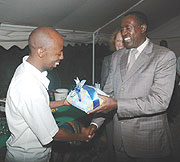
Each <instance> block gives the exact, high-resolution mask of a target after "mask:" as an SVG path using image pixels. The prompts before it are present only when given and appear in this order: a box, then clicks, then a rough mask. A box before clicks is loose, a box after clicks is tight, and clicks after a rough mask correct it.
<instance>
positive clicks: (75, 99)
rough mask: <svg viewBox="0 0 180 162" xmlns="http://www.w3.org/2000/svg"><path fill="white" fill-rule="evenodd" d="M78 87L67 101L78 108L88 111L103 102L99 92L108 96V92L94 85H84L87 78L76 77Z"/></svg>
mask: <svg viewBox="0 0 180 162" xmlns="http://www.w3.org/2000/svg"><path fill="white" fill-rule="evenodd" d="M74 80H75V82H76V87H75V88H74V90H72V91H71V92H70V93H69V94H68V96H67V101H68V102H69V103H70V104H72V105H73V106H75V107H77V108H78V109H80V110H82V111H84V112H86V113H88V112H90V111H92V110H94V109H95V108H96V107H98V106H100V105H101V104H102V103H103V99H101V98H100V97H99V96H98V94H100V95H103V96H108V95H107V94H106V93H104V92H103V91H101V90H100V89H98V88H95V87H93V86H89V85H84V84H85V82H86V80H82V81H81V82H80V80H79V79H78V78H77V79H74Z"/></svg>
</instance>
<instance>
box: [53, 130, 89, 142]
mask: <svg viewBox="0 0 180 162" xmlns="http://www.w3.org/2000/svg"><path fill="white" fill-rule="evenodd" d="M86 139H87V138H86V137H85V135H83V134H82V133H74V134H71V133H68V132H65V131H63V130H61V129H59V131H58V133H57V134H56V135H55V137H54V140H55V141H84V140H86Z"/></svg>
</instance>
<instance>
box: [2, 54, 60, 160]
mask: <svg viewBox="0 0 180 162" xmlns="http://www.w3.org/2000/svg"><path fill="white" fill-rule="evenodd" d="M27 58H28V56H25V57H24V58H23V63H22V64H21V65H19V67H18V68H17V69H16V71H15V74H14V76H13V78H12V81H11V83H10V86H9V89H8V93H7V98H6V108H5V112H6V117H7V122H8V126H9V130H10V132H11V136H10V137H9V139H8V141H7V142H6V144H7V149H8V152H7V156H6V157H7V158H8V160H9V161H13V162H15V161H17V162H41V161H42V162H46V161H48V159H49V157H50V152H51V148H50V147H44V146H43V145H46V144H49V143H50V142H51V141H52V140H53V137H54V136H55V134H56V133H57V132H58V130H59V128H58V126H57V124H56V122H55V120H54V117H53V115H52V113H51V109H50V107H49V96H48V93H47V89H48V85H49V80H48V79H47V77H46V76H47V72H42V73H41V72H40V71H39V70H38V69H37V68H35V67H34V66H33V65H31V64H30V63H28V62H27V61H26V59H27Z"/></svg>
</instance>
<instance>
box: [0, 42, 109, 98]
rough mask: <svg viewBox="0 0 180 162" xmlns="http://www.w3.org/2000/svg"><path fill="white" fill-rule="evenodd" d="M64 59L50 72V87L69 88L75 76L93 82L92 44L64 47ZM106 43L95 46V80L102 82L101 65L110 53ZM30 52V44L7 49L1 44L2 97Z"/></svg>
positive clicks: (0, 74)
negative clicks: (24, 57) (22, 47)
mask: <svg viewBox="0 0 180 162" xmlns="http://www.w3.org/2000/svg"><path fill="white" fill-rule="evenodd" d="M63 51H64V60H62V61H61V62H60V65H59V66H58V67H57V68H55V69H53V70H52V71H50V72H49V74H48V78H49V79H50V80H51V83H50V86H49V89H50V90H52V89H56V88H68V89H70V88H71V86H72V85H74V78H76V77H79V79H80V80H82V79H85V80H87V81H86V84H89V85H91V84H92V44H89V45H85V44H81V45H78V44H76V45H75V46H71V45H68V46H67V47H64V50H63ZM110 53H111V52H110V51H109V49H108V47H107V46H105V45H98V44H96V46H95V82H100V74H101V65H102V60H103V58H104V56H106V55H108V54H110ZM28 54H29V49H28V46H26V47H25V48H24V49H20V48H19V47H17V46H12V47H11V48H10V49H8V50H6V49H4V48H3V47H1V46H0V97H1V98H4V97H5V96H6V92H7V89H8V86H9V83H10V81H11V78H12V76H13V73H14V71H15V69H16V68H17V66H18V65H19V64H20V63H21V62H22V58H23V56H25V55H28Z"/></svg>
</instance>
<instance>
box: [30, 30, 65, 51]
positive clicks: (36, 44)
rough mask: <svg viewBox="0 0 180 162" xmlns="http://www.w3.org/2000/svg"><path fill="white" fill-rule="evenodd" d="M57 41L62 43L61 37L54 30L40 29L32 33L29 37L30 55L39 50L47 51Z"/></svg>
mask: <svg viewBox="0 0 180 162" xmlns="http://www.w3.org/2000/svg"><path fill="white" fill-rule="evenodd" d="M56 41H62V42H63V39H62V37H61V35H60V34H59V33H58V32H57V31H56V30H55V29H53V28H50V27H38V28H36V29H35V30H33V31H32V33H31V34H30V36H29V40H28V43H29V48H30V54H33V53H34V51H36V50H37V49H39V48H42V49H47V48H49V47H50V46H52V45H53V44H54V43H56Z"/></svg>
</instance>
